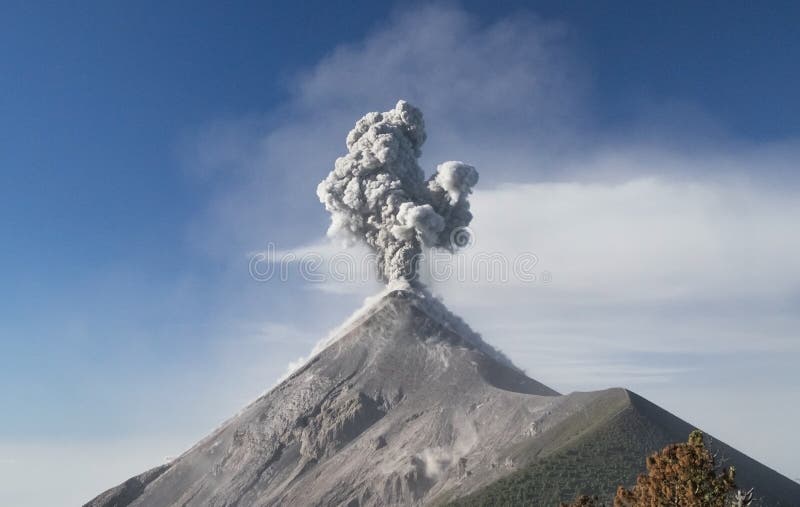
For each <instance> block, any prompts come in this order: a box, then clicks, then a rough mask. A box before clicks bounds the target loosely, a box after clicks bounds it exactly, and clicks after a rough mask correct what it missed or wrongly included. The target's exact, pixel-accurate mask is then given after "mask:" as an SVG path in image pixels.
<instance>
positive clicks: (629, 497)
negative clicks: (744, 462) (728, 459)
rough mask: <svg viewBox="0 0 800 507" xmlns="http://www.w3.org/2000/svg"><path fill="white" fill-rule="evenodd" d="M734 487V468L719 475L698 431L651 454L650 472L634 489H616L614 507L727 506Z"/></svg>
mask: <svg viewBox="0 0 800 507" xmlns="http://www.w3.org/2000/svg"><path fill="white" fill-rule="evenodd" d="M735 488H736V482H735V469H734V468H733V467H729V468H727V469H724V470H722V471H721V473H720V474H719V475H718V474H717V466H716V463H715V460H714V455H712V454H711V452H710V451H709V450H708V449H707V448H706V446H705V443H704V442H703V433H702V432H700V431H698V430H695V431H693V432H692V433H691V434H690V435H689V440H688V441H687V442H686V443H685V444H670V445H668V446H667V447H665V448H664V449H663V450H662V451H661V452H658V453H654V454H653V455H651V456H650V457H648V458H647V473H646V474H642V475H640V476H639V478H638V479H637V480H636V485H635V486H634V487H633V489H630V490H628V489H625V488H624V487H623V486H620V487H619V488H618V489H617V495H616V497H615V498H614V507H653V506H658V507H662V506H663V507H667V506H676V507H725V505H726V504H728V505H730V501H731V500H733V494H734V490H735Z"/></svg>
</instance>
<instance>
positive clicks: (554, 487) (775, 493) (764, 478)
mask: <svg viewBox="0 0 800 507" xmlns="http://www.w3.org/2000/svg"><path fill="white" fill-rule="evenodd" d="M605 393H606V396H604V397H605V400H603V397H598V399H597V402H596V403H594V404H590V405H587V407H586V409H587V413H584V414H576V415H574V416H573V417H571V418H570V419H569V420H567V421H564V422H563V423H562V424H561V425H559V426H558V427H557V428H554V430H552V431H551V434H549V435H547V436H544V438H542V439H541V440H542V441H543V442H547V444H546V445H545V446H541V445H537V444H536V443H534V444H533V445H532V446H531V447H528V448H524V449H520V450H519V451H518V453H517V454H516V456H517V458H518V459H519V460H520V462H521V463H525V464H524V465H523V466H521V467H520V468H519V470H517V471H515V472H512V473H511V474H508V475H507V476H505V477H503V478H501V479H499V480H497V481H495V482H494V483H492V484H490V485H489V486H486V487H483V488H481V489H480V490H479V491H476V492H473V493H472V494H469V495H466V496H460V497H459V498H455V495H453V498H451V499H450V501H449V502H448V501H446V500H443V501H442V502H441V503H447V504H448V505H450V506H460V507H471V506H485V505H508V506H513V505H559V503H561V502H569V501H572V500H573V499H574V498H575V497H576V496H577V495H579V494H590V495H598V496H599V497H600V498H602V499H604V500H606V501H607V502H608V503H609V505H610V504H611V501H612V499H613V497H614V493H615V491H616V489H617V486H618V485H620V484H624V485H627V486H632V485H633V484H634V483H635V482H636V477H637V476H638V475H639V474H640V473H643V472H644V471H645V468H646V467H645V457H646V456H648V455H650V454H652V453H653V452H656V451H659V450H661V449H662V448H663V447H665V446H666V445H668V444H670V443H674V442H684V441H686V438H687V436H688V435H689V433H690V432H691V431H692V430H693V429H695V428H694V427H693V426H691V425H690V424H688V423H686V422H685V421H683V420H681V419H679V418H677V417H675V416H674V415H672V414H670V413H669V412H667V411H665V410H663V409H661V408H660V407H658V406H656V405H654V404H653V403H651V402H649V401H647V400H646V399H644V398H642V397H641V396H639V395H637V394H635V393H632V392H630V391H626V390H609V391H606V392H605ZM709 448H710V449H711V450H712V452H714V453H715V454H716V455H717V459H718V460H719V461H722V462H724V463H725V465H726V466H727V465H731V464H733V465H735V467H736V476H737V483H738V484H739V486H740V487H741V488H744V489H749V488H750V487H755V497H756V499H757V503H756V505H769V506H787V507H789V506H794V505H797V504H798V499H800V485H798V484H797V483H796V482H794V481H792V480H790V479H788V478H786V477H784V476H782V475H781V474H779V473H777V472H775V471H774V470H771V469H770V468H768V467H766V466H764V465H762V464H761V463H758V462H757V461H755V460H753V459H751V458H749V457H748V456H746V455H744V454H742V453H740V452H739V451H737V450H736V449H733V448H731V447H730V446H728V445H726V444H724V443H722V442H720V441H717V440H714V439H713V438H709Z"/></svg>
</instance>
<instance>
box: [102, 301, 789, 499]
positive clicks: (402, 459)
mask: <svg viewBox="0 0 800 507" xmlns="http://www.w3.org/2000/svg"><path fill="white" fill-rule="evenodd" d="M632 400H641V398H638V397H636V396H635V395H632V394H629V393H628V392H627V391H625V390H622V389H613V390H608V391H601V392H595V393H573V394H570V395H566V396H561V395H558V393H556V392H555V391H553V390H552V389H550V388H548V387H547V386H544V385H542V384H540V383H539V382H536V381H535V380H533V379H530V378H528V377H527V376H526V375H525V374H524V373H523V372H522V371H520V370H519V369H517V368H516V367H514V366H513V365H512V364H511V363H510V362H509V361H508V360H507V359H506V358H505V357H504V356H502V354H500V353H499V352H497V351H496V350H494V349H492V348H491V347H489V346H488V345H486V344H485V343H484V342H483V341H482V340H481V338H480V336H478V335H477V334H475V333H474V332H472V331H471V330H470V329H469V328H468V327H467V326H466V324H464V323H463V322H462V321H461V320H460V319H458V318H457V317H455V316H453V315H452V314H451V313H449V312H448V311H447V310H446V308H444V306H443V305H441V303H439V302H438V301H435V300H433V299H431V298H430V296H429V295H427V294H425V293H424V292H421V291H419V290H400V291H394V292H390V293H388V294H387V295H385V296H384V297H383V298H382V299H380V300H379V301H378V302H377V303H375V304H374V305H373V306H371V307H370V308H369V309H368V310H367V311H365V312H364V313H363V314H362V315H361V317H359V318H357V319H356V320H355V321H353V322H352V323H351V324H349V325H348V326H347V327H346V329H345V330H344V331H342V332H341V333H340V334H339V335H338V336H336V337H334V339H333V340H332V341H331V342H330V343H329V344H328V345H327V347H326V348H324V349H323V350H322V351H321V352H320V353H318V354H317V355H316V356H314V357H313V358H312V359H311V360H310V361H309V362H308V363H307V364H306V365H304V366H303V367H302V368H300V369H299V370H298V371H296V372H295V373H294V374H292V375H291V376H290V377H289V378H287V379H286V380H284V381H283V382H282V383H280V384H279V385H278V386H277V387H275V388H274V389H272V390H271V391H269V392H268V393H267V394H265V395H263V396H261V397H260V398H258V399H257V400H256V401H255V402H253V403H252V404H251V405H249V406H248V407H246V408H245V409H244V410H242V411H241V412H240V413H239V414H237V415H236V416H234V417H233V418H231V419H230V420H228V421H227V422H226V423H224V424H223V425H222V426H221V427H220V428H218V429H217V430H215V431H214V432H213V433H212V434H211V435H210V436H208V437H207V438H205V439H204V440H202V441H201V442H199V443H198V444H197V445H195V446H194V447H193V448H191V449H190V450H189V451H187V452H186V453H184V454H183V455H182V456H180V457H179V458H177V459H176V460H174V461H173V462H172V463H170V464H169V465H166V466H165V467H162V468H160V469H156V470H155V471H154V472H153V473H152V476H157V477H155V478H151V477H150V476H148V479H149V480H147V481H146V480H143V479H141V480H140V478H141V477H144V476H139V478H137V479H136V481H138V482H136V483H135V484H131V486H135V487H125V485H124V484H123V485H121V486H118V487H117V488H114V489H112V490H109V491H107V492H106V493H103V494H102V495H100V496H99V497H97V498H96V499H94V500H92V501H91V502H89V504H87V505H89V506H92V507H100V506H104V507H110V506H116V507H125V506H129V505H130V506H136V507H145V506H146V507H159V506H220V507H221V506H227V507H234V506H241V507H243V506H268V505H269V506H271V505H299V506H300V505H320V506H322V505H325V506H327V505H348V506H353V507H354V506H367V505H422V504H434V503H441V502H443V501H447V500H448V499H452V498H456V497H461V496H463V495H467V494H470V493H476V494H477V495H480V494H483V492H481V491H480V490H482V488H484V487H486V486H489V485H490V484H493V483H494V485H493V486H491V487H496V486H497V484H501V483H498V482H497V481H498V480H500V479H502V478H503V477H505V476H508V475H509V474H513V473H515V472H517V471H519V470H520V468H521V467H522V466H523V465H525V466H527V464H528V463H531V462H534V463H535V462H537V460H538V462H543V460H544V459H549V458H550V457H552V458H553V459H556V457H557V456H559V455H561V454H563V453H567V452H573V451H572V449H573V447H576V446H580V445H583V444H581V442H591V441H592V440H594V439H596V438H600V436H602V435H605V434H606V433H608V432H611V433H613V434H614V435H616V433H614V432H615V431H616V432H617V433H622V434H623V435H624V434H626V433H625V432H624V431H622V430H615V428H616V424H617V423H614V422H613V421H616V420H617V419H619V420H627V419H626V418H627V416H624V414H625V413H626V412H631V413H632V414H633V416H635V417H637V418H639V419H641V421H642V422H641V424H640V426H641V427H640V428H639V429H637V430H636V431H632V432H629V433H627V435H628V436H627V440H625V439H623V440H624V441H625V442H628V443H627V444H626V445H629V446H631V450H627V448H626V449H625V450H623V451H621V452H622V453H623V455H624V456H628V455H630V456H632V458H631V460H632V462H633V463H641V462H643V459H644V450H645V449H649V448H651V447H653V446H656V447H657V446H658V445H661V444H660V443H661V442H663V441H666V440H669V441H672V440H676V438H673V437H672V435H673V434H675V435H678V433H680V435H679V436H678V438H677V440H684V439H685V438H686V435H688V430H687V431H683V426H685V427H686V428H688V425H686V423H683V422H682V421H679V420H678V419H677V418H674V417H673V416H671V415H669V414H667V413H666V412H663V411H661V410H660V409H658V408H657V407H655V406H654V405H652V404H649V403H648V402H646V401H644V400H641V401H632ZM654 414H655V415H654ZM670 421H678V422H680V423H681V424H682V425H683V426H676V428H674V429H669V428H672V426H670V425H671V424H673V423H672V422H670ZM664 428H667V429H664ZM620 438H621V437H613V438H612V437H607V440H608V441H609V442H612V444H608V445H611V447H608V445H606V444H605V443H604V442H605V441H603V442H601V443H600V444H598V445H600V447H601V448H603V446H604V445H605V446H606V447H608V449H609V450H607V452H611V450H613V449H614V447H613V446H614V445H618V444H617V443H616V442H617V440H619V439H620ZM615 439H616V440H615ZM586 445H589V444H586ZM619 445H623V444H619ZM634 450H635V452H634ZM567 455H569V454H567ZM736 456H737V457H739V456H741V455H740V454H738V453H737V454H736ZM742 458H744V457H742ZM744 459H746V458H744ZM747 463H752V464H753V468H754V469H756V471H755V475H753V477H754V481H755V479H756V478H759V477H761V478H766V479H764V481H765V482H763V483H761V484H759V483H756V482H754V485H755V486H756V487H757V488H761V487H762V485H764V486H766V485H767V484H768V481H767V480H768V479H771V480H774V482H775V484H779V483H780V479H783V478H782V477H781V476H779V475H778V474H776V473H775V472H772V471H771V470H769V469H766V467H762V466H761V465H759V464H757V463H755V462H753V461H752V460H749V461H747ZM744 466H746V465H744ZM620 467H622V468H620V469H619V475H618V476H615V477H616V478H615V479H614V480H615V481H616V482H624V481H626V480H628V478H629V477H630V476H631V473H630V472H629V470H628V469H627V468H624V464H620ZM759 467H760V468H759ZM599 468H604V467H603V466H600V467H599ZM762 469H763V472H762V471H760V470H762ZM614 470H615V469H614V468H611V471H614ZM611 471H609V470H605V469H603V470H600V471H598V472H597V473H602V474H605V473H612V472H611ZM614 473H616V472H615V471H614ZM743 473H744V470H743ZM759 474H761V475H759ZM634 475H635V474H634ZM773 476H777V478H774V479H773ZM129 482H130V481H129ZM609 482H613V481H612V478H610V477H609V478H608V479H603V480H602V481H600V483H599V484H600V486H599V487H604V485H605V484H607V483H609ZM576 483H577V482H576ZM125 484H128V483H125ZM490 489H491V488H490ZM486 491H488V490H486ZM787 491H789V490H788V489H787ZM560 494H561V493H560V492H556V493H553V495H560ZM475 498H478V497H475Z"/></svg>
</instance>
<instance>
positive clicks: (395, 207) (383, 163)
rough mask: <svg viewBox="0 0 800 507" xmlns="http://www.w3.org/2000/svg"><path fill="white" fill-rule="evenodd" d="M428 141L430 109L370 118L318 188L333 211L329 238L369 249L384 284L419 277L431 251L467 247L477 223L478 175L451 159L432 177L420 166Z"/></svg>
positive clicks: (405, 106) (405, 107)
mask: <svg viewBox="0 0 800 507" xmlns="http://www.w3.org/2000/svg"><path fill="white" fill-rule="evenodd" d="M424 142H425V125H424V123H423V120H422V112H421V111H420V110H419V109H417V108H415V107H414V106H412V105H411V104H409V103H407V102H405V101H402V100H401V101H399V102H398V103H397V105H396V106H395V107H394V109H392V110H391V111H387V112H385V113H368V114H367V115H365V116H364V117H363V118H361V119H360V120H358V122H357V123H356V126H355V127H354V128H353V130H351V131H350V133H349V134H348V135H347V150H348V153H347V155H345V156H343V157H340V158H338V159H337V160H336V165H335V167H334V169H333V171H331V173H330V174H329V175H328V177H327V178H325V180H324V181H322V182H321V183H320V184H319V187H317V195H318V196H319V199H320V201H321V202H322V203H324V204H325V208H326V209H327V210H328V211H329V212H330V213H331V226H330V228H329V229H328V235H329V236H336V237H345V238H347V239H349V240H351V241H363V242H365V243H366V244H367V245H369V246H370V247H371V248H372V249H373V250H374V251H375V252H376V253H377V256H378V268H379V275H380V277H381V278H382V279H383V280H384V281H392V280H398V279H413V278H414V276H415V275H416V263H417V259H418V255H419V253H420V252H421V251H422V247H423V246H426V247H431V248H445V249H448V250H453V249H454V248H457V247H458V246H463V245H461V244H459V243H460V241H461V238H460V236H461V232H462V228H463V227H466V226H467V225H469V223H470V221H471V220H472V213H470V211H469V201H468V200H467V197H468V196H469V194H470V193H471V192H472V187H473V186H474V185H475V184H476V183H477V182H478V171H476V170H475V168H474V167H472V166H470V165H467V164H465V163H463V162H454V161H450V162H444V163H442V164H440V165H439V166H438V167H437V168H436V174H434V175H433V176H431V177H430V178H429V179H427V180H426V179H425V174H424V172H423V171H422V169H421V168H420V166H419V164H418V163H417V159H418V158H419V156H420V154H421V148H422V144H423V143H424Z"/></svg>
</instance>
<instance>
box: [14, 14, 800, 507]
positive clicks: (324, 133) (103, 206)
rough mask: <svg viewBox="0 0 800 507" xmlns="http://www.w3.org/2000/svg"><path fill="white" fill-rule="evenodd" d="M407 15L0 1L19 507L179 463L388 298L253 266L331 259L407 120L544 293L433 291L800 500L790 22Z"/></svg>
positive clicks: (795, 49)
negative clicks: (348, 198)
mask: <svg viewBox="0 0 800 507" xmlns="http://www.w3.org/2000/svg"><path fill="white" fill-rule="evenodd" d="M404 5H405V4H397V5H396V6H392V5H390V4H388V3H387V4H386V5H384V4H383V3H380V2H353V3H352V4H351V6H350V7H348V8H347V9H344V8H342V7H337V6H335V5H333V4H331V3H326V2H311V3H308V4H307V5H306V6H305V7H304V8H303V9H300V8H299V7H297V6H296V5H294V4H293V3H291V2H270V3H269V4H262V3H257V2H242V3H238V4H236V6H232V7H228V8H226V9H224V10H222V9H221V8H220V7H219V6H216V5H214V4H212V3H197V4H196V5H194V6H193V7H192V9H191V10H190V11H187V10H186V9H185V8H183V7H178V6H166V7H165V6H163V5H161V4H158V3H138V4H136V5H130V6H126V7H120V6H111V5H110V4H106V3H102V2H97V3H91V2H89V3H83V4H81V6H78V7H76V6H74V5H67V4H66V3H64V4H62V5H60V6H59V5H49V6H47V7H42V6H34V5H32V4H30V3H28V2H5V3H4V4H3V5H2V6H0V43H2V46H0V47H2V48H3V58H2V59H0V113H1V114H2V117H3V118H4V119H5V121H3V122H2V123H0V139H2V141H1V142H0V147H1V149H0V230H2V232H3V234H4V236H5V240H4V241H3V242H2V247H0V275H2V277H3V280H4V283H3V284H2V285H0V403H2V406H3V407H4V408H3V411H2V414H3V415H2V418H0V476H2V477H5V478H6V479H7V480H8V481H9V483H8V485H5V484H4V485H2V487H0V504H3V505H17V506H24V505H43V504H51V505H54V504H67V503H68V504H77V503H80V502H82V501H86V500H88V499H89V498H90V497H91V496H93V495H94V494H96V493H99V492H100V490H102V489H103V488H105V487H108V486H111V485H113V484H116V483H117V482H119V481H121V480H124V479H125V478H127V477H129V476H131V475H133V474H134V473H136V472H138V471H141V470H143V469H145V468H147V467H150V466H154V465H156V464H159V463H160V462H162V461H163V460H164V459H165V457H166V456H169V455H174V454H178V453H180V452H182V451H183V450H185V448H186V447H187V446H189V445H191V444H192V443H193V442H195V441H196V440H197V439H199V438H201V437H202V436H204V435H205V434H206V433H208V432H209V431H210V430H211V429H212V428H213V427H215V426H216V425H217V424H219V423H220V422H221V421H222V420H224V419H225V418H227V417H229V416H230V415H232V414H233V413H235V411H236V410H238V409H239V408H241V407H242V406H243V405H244V404H246V403H247V402H248V401H249V400H251V399H253V398H255V397H256V396H257V395H258V394H260V393H261V392H263V391H264V390H265V389H268V388H269V387H270V386H271V385H273V384H274V383H275V381H276V380H277V379H278V378H279V377H280V376H281V375H282V374H284V372H285V371H286V369H287V365H288V364H289V363H291V362H294V361H297V359H298V358H300V357H304V356H306V355H307V354H308V352H309V351H310V350H311V348H312V347H313V345H314V344H315V343H316V342H317V341H318V340H319V339H321V338H323V337H324V336H325V335H326V334H327V333H328V332H329V331H330V330H331V329H333V328H335V326H336V325H337V324H338V323H340V322H341V321H343V320H344V319H345V318H346V317H347V315H349V314H350V313H351V312H352V311H353V310H355V309H356V308H358V307H359V306H360V304H361V302H362V301H363V299H364V298H365V297H366V296H368V295H370V294H372V293H374V292H376V291H377V290H378V286H377V285H376V284H372V283H363V284H336V283H329V282H326V283H309V282H307V281H304V280H302V279H299V277H296V276H294V277H290V279H289V280H287V281H286V282H280V283H276V282H275V281H271V282H267V283H259V282H257V281H255V280H253V279H252V278H251V276H250V274H249V271H248V265H249V259H250V256H251V255H252V254H253V253H254V252H258V251H261V250H263V249H264V248H265V247H266V246H267V244H268V243H272V244H274V245H276V246H277V248H278V249H280V250H282V251H296V252H303V251H315V252H320V253H321V254H323V255H324V256H328V257H329V256H330V255H333V253H335V252H336V251H337V249H336V248H335V247H332V246H331V245H330V244H329V243H328V242H326V240H325V239H324V233H325V230H326V228H327V223H328V216H327V214H326V213H325V211H324V209H323V207H322V206H321V205H320V204H319V202H318V201H317V198H316V196H315V193H314V191H315V188H316V185H317V183H318V182H319V181H320V180H321V179H322V178H324V177H325V175H327V173H328V172H329V171H330V169H331V167H332V165H333V161H334V159H335V158H336V157H337V156H341V155H342V154H344V152H345V148H344V139H345V136H346V134H347V132H348V130H349V129H350V128H352V125H353V123H354V122H355V121H356V120H357V119H358V118H359V117H360V116H362V115H363V114H364V113H365V112H367V111H371V110H381V111H384V110H388V109H389V108H391V107H392V106H393V105H394V103H395V102H396V101H397V99H399V98H404V99H407V100H409V101H411V102H412V103H414V104H415V105H417V106H418V107H420V108H421V109H422V110H423V112H424V113H425V118H426V124H427V127H428V141H427V144H426V145H425V147H424V152H423V158H422V165H423V168H425V169H426V170H427V171H428V172H429V173H430V171H431V170H432V168H433V167H434V166H435V164H436V163H438V162H441V161H444V160H450V159H455V160H464V161H465V162H468V163H470V164H473V165H475V166H476V167H477V168H478V170H479V171H480V173H481V181H480V183H479V184H478V187H477V188H476V192H475V194H474V196H473V197H474V200H473V202H474V205H473V206H474V208H473V209H474V212H475V222H474V227H473V229H474V231H475V235H476V244H475V245H474V247H473V248H472V249H470V250H469V251H468V252H466V253H465V254H464V255H467V256H472V255H476V254H479V253H481V252H484V253H485V252H499V253H502V254H504V255H509V256H511V255H514V254H518V253H520V252H533V253H535V254H536V256H537V257H538V259H539V265H538V266H539V267H538V268H537V269H538V271H537V273H538V274H539V275H541V274H542V273H544V272H547V273H550V275H551V276H552V280H551V281H550V282H549V283H547V284H543V283H534V284H525V283H513V282H510V283H504V284H497V283H490V282H489V281H487V280H486V279H485V277H478V278H476V279H474V280H471V281H469V282H463V283H459V282H455V281H452V280H451V281H449V282H441V283H435V284H432V289H433V290H434V291H436V292H438V293H439V294H441V295H442V297H443V298H444V301H445V302H446V303H447V304H448V305H449V306H450V307H451V308H452V309H453V310H454V311H456V313H458V314H460V315H461V316H462V317H464V318H465V319H466V320H467V321H468V322H469V323H470V325H471V326H472V327H474V328H475V329H476V330H477V331H479V332H481V333H482V335H483V337H484V339H485V340H486V341H488V342H489V343H492V344H494V345H496V346H498V347H499V348H500V349H501V350H503V351H504V352H506V353H507V355H509V356H510V358H511V359H512V360H513V361H514V362H516V363H517V364H518V365H520V366H521V367H523V368H524V369H526V371H527V372H528V374H529V375H531V376H532V377H534V378H536V379H538V380H540V381H542V382H544V383H546V384H548V385H550V386H552V387H553V388H555V389H557V390H559V391H562V392H568V391H571V390H589V389H598V388H604V387H609V386H612V385H619V386H624V387H628V388H631V389H633V390H635V391H637V392H638V393H640V394H642V395H644V396H645V397H648V398H649V399H650V400H652V401H653V402H655V403H657V404H659V405H661V406H663V407H664V408H666V409H668V410H670V411H672V412H674V413H676V414H677V415H678V416H680V417H682V418H684V419H686V420H688V421H689V422H691V423H693V424H697V425H698V426H700V427H702V428H704V429H705V430H707V431H708V432H709V433H711V434H713V435H715V436H717V437H718V438H721V439H723V440H725V441H726V442H727V443H729V444H731V445H733V446H734V447H737V448H739V449H740V450H742V451H744V452H746V453H748V454H750V455H751V456H753V457H754V458H756V459H759V460H761V461H762V462H764V463H765V464H767V465H769V466H771V467H773V468H775V469H777V470H778V471H780V472H782V473H783V474H785V475H787V476H789V477H792V478H797V477H799V476H800V468H798V467H797V463H796V460H795V459H794V456H796V454H797V452H798V451H800V449H798V444H797V439H796V438H795V432H796V430H795V428H796V426H797V423H798V420H800V409H798V408H797V406H796V404H792V403H791V401H792V400H795V399H796V397H797V395H796V393H797V392H799V390H800V376H798V374H797V371H796V364H797V361H798V360H800V343H799V342H798V336H797V335H798V332H797V330H798V329H799V328H798V325H800V317H798V315H800V312H798V310H800V255H798V254H800V240H798V239H797V234H796V222H797V218H798V216H800V215H799V212H800V209H798V207H800V205H798V204H797V203H798V202H800V200H798V197H800V195H799V194H800V185H799V184H798V179H797V176H796V173H797V171H796V169H797V164H798V160H800V142H798V139H799V136H800V100H798V99H797V93H796V88H797V86H796V84H797V83H798V82H800V66H798V65H797V64H796V62H797V61H800V54H799V53H800V32H798V31H797V29H796V27H795V24H796V23H795V20H796V19H798V15H800V12H798V8H797V7H796V6H794V4H792V3H789V2H785V3H782V2H772V3H770V5H769V6H759V7H755V6H753V5H749V4H746V3H744V2H741V3H739V2H725V3H722V2H719V3H717V2H705V3H703V4H702V5H697V4H696V3H693V2H671V3H669V5H667V4H663V3H659V2H636V3H629V4H623V3H607V4H602V3H600V2H591V3H590V2H531V3H522V2H503V3H500V4H499V5H498V4H496V3H492V4H490V3H488V2H462V3H440V4H415V5H414V6H412V7H408V6H404ZM42 467H44V469H43V468H42ZM43 473H47V474H48V475H49V476H51V477H55V479H54V481H56V482H57V485H58V487H59V488H61V490H58V489H57V488H53V491H44V490H42V488H40V487H38V486H37V483H38V480H39V478H40V477H42V474H43ZM6 479H4V480H6Z"/></svg>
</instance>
